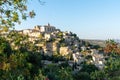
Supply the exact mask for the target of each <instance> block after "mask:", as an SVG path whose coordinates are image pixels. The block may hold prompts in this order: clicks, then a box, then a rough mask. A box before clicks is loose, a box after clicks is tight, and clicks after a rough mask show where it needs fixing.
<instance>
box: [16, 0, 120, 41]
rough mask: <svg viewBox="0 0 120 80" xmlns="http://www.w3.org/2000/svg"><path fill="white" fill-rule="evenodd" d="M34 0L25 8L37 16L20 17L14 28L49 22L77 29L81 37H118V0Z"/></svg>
mask: <svg viewBox="0 0 120 80" xmlns="http://www.w3.org/2000/svg"><path fill="white" fill-rule="evenodd" d="M44 2H45V4H43V5H41V4H40V3H39V2H38V1H37V0H36V1H34V3H33V2H32V1H30V2H29V3H28V4H27V5H28V10H31V9H33V10H34V11H35V12H36V16H35V18H33V19H27V20H26V21H22V23H21V25H16V26H15V28H16V29H18V30H20V29H29V28H30V29H32V28H33V27H34V26H36V25H45V24H47V23H50V24H51V25H53V26H55V27H57V28H59V29H61V30H63V31H72V32H74V33H76V34H77V35H78V36H79V37H80V38H81V39H103V40H104V39H119V37H120V31H119V29H120V27H119V26H120V24H119V19H120V15H119V14H120V10H119V8H120V5H119V2H120V1H119V0H116V1H113V0H84V1H83V0H76V1H73V0H70V1H68V0H59V1H58V0H57V1H55V0H52V1H49V0H44Z"/></svg>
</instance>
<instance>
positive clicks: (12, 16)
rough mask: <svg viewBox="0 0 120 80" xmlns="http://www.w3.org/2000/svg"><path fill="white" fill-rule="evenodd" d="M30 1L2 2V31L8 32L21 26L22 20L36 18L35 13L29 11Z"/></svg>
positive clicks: (0, 5)
mask: <svg viewBox="0 0 120 80" xmlns="http://www.w3.org/2000/svg"><path fill="white" fill-rule="evenodd" d="M27 1H28V0H0V31H8V30H9V29H10V28H13V26H15V23H18V24H20V23H21V22H20V20H22V19H23V20H26V19H27V18H28V17H30V18H33V17H34V16H35V13H34V11H33V10H32V11H28V9H27V4H26V3H27Z"/></svg>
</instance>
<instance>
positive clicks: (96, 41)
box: [83, 39, 105, 47]
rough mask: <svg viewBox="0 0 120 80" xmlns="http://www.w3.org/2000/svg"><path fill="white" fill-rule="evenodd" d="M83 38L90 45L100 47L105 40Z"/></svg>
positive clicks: (103, 44)
mask: <svg viewBox="0 0 120 80" xmlns="http://www.w3.org/2000/svg"><path fill="white" fill-rule="evenodd" d="M83 40H84V41H86V42H89V43H90V44H92V45H100V46H101V47H105V40H90V39H83Z"/></svg>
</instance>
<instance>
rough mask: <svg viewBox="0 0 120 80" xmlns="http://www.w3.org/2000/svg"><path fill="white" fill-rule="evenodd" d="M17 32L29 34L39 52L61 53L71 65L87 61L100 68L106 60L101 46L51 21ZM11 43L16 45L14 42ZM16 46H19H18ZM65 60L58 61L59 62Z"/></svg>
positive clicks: (47, 54) (79, 67)
mask: <svg viewBox="0 0 120 80" xmlns="http://www.w3.org/2000/svg"><path fill="white" fill-rule="evenodd" d="M17 32H19V33H20V34H22V35H27V36H28V40H29V41H30V42H31V43H33V44H34V45H35V46H37V47H38V49H37V52H40V53H41V54H42V55H44V56H48V57H51V56H53V55H60V56H62V57H64V58H65V59H67V60H68V63H69V65H70V66H73V65H74V63H77V64H80V63H82V62H84V61H87V62H88V63H93V64H95V65H96V67H98V68H99V69H102V68H103V67H104V62H105V60H104V56H103V53H102V49H101V47H100V46H98V45H91V44H90V43H88V42H85V41H84V40H80V39H79V37H78V36H77V35H76V34H75V33H72V32H68V31H65V32H63V31H61V30H60V29H56V27H54V26H51V25H50V24H49V23H48V25H44V26H39V25H37V26H35V27H34V28H33V29H25V30H19V31H17ZM11 44H12V46H14V43H11ZM14 47H15V48H16V49H17V48H18V47H17V46H14ZM88 59H89V60H88ZM52 62H53V61H51V60H43V63H44V64H45V65H47V64H52ZM63 62H64V61H58V64H61V63H63ZM80 69H81V66H80V65H77V66H76V70H80Z"/></svg>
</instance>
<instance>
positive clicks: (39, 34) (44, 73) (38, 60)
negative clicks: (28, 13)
mask: <svg viewBox="0 0 120 80" xmlns="http://www.w3.org/2000/svg"><path fill="white" fill-rule="evenodd" d="M0 36H1V37H0V57H1V60H2V62H1V63H0V69H1V70H3V71H5V73H6V72H7V73H6V74H2V75H5V76H7V77H4V76H2V78H3V80H6V78H8V77H10V78H11V74H14V75H16V74H18V75H16V77H17V78H19V74H20V77H21V74H22V75H23V76H22V77H23V78H26V79H23V80H39V79H41V78H44V79H43V80H46V79H47V80H97V79H99V80H109V79H107V78H109V77H111V74H112V75H114V73H113V71H114V72H115V73H116V70H117V69H119V68H120V67H119V65H120V63H119V59H120V58H119V54H120V48H119V46H118V44H117V43H116V42H114V41H113V40H109V41H106V43H105V41H104V42H102V41H100V40H94V41H93V40H85V39H80V38H79V37H78V36H77V35H76V34H75V33H73V32H70V31H62V30H60V29H57V28H56V27H54V26H51V25H50V24H49V23H48V24H47V25H44V26H41V25H37V26H34V27H33V29H23V30H14V29H13V30H9V31H8V32H2V33H1V34H0ZM97 43H98V44H97ZM104 45H105V46H104ZM15 69H16V70H15ZM16 71H18V73H16ZM109 72H111V73H109ZM9 73H10V75H8V74H9ZM117 73H119V71H118V72H117ZM38 74H39V75H38ZM115 76H117V74H115ZM118 76H119V75H118ZM16 77H14V76H13V78H14V79H15V80H16ZM112 80H118V79H112Z"/></svg>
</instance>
